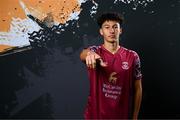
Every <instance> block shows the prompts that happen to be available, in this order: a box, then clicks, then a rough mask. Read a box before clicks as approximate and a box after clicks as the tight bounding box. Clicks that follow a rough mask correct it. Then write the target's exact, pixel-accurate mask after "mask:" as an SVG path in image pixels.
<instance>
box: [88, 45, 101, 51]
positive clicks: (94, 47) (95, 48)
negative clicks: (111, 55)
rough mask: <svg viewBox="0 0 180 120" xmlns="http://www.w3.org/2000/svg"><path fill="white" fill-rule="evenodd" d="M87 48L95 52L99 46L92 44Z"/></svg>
mask: <svg viewBox="0 0 180 120" xmlns="http://www.w3.org/2000/svg"><path fill="white" fill-rule="evenodd" d="M88 49H89V50H91V51H93V52H96V51H98V50H99V49H101V46H98V45H92V46H89V47H88Z"/></svg>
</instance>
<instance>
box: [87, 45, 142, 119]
mask: <svg viewBox="0 0 180 120" xmlns="http://www.w3.org/2000/svg"><path fill="white" fill-rule="evenodd" d="M89 48H90V50H91V51H94V52H96V53H97V54H99V55H100V56H101V58H102V60H103V61H104V62H106V63H107V66H106V67H102V66H100V65H97V66H96V68H95V69H92V68H88V77H89V80H90V93H89V96H88V103H87V106H86V109H85V113H84V117H85V119H119V118H120V119H127V118H130V115H131V113H132V109H133V108H132V107H133V102H132V100H133V87H134V86H133V83H134V81H135V80H141V77H142V74H141V70H140V59H139V56H138V54H137V53H136V52H134V51H132V50H128V49H126V48H124V47H122V46H121V47H120V48H119V49H118V51H117V52H116V53H115V54H112V53H111V52H109V51H108V50H106V49H105V48H104V47H103V46H102V45H101V46H91V47H89Z"/></svg>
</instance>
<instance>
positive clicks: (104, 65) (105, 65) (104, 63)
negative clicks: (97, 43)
mask: <svg viewBox="0 0 180 120" xmlns="http://www.w3.org/2000/svg"><path fill="white" fill-rule="evenodd" d="M98 61H99V63H100V65H101V66H102V67H107V63H106V62H104V61H103V60H102V59H101V58H99V59H98Z"/></svg>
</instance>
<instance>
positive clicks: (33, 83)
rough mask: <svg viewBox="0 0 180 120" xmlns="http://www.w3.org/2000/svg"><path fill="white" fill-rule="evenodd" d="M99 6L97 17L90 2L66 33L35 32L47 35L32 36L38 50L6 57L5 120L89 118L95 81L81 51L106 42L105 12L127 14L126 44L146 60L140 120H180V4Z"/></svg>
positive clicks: (0, 82) (2, 81) (101, 1)
mask: <svg viewBox="0 0 180 120" xmlns="http://www.w3.org/2000/svg"><path fill="white" fill-rule="evenodd" d="M96 2H97V4H98V8H97V10H96V11H97V12H96V13H95V14H93V15H92V16H91V15H90V12H91V11H90V10H92V6H93V5H94V3H93V2H91V1H87V2H86V3H84V4H82V11H81V13H80V15H79V19H78V20H76V21H75V20H74V21H69V22H68V24H69V25H68V26H67V27H65V26H63V25H62V26H63V27H62V28H63V29H64V30H65V31H61V30H62V28H60V27H58V26H54V27H52V28H47V27H46V26H42V29H41V31H43V32H39V31H35V32H37V33H38V34H39V36H42V35H45V36H46V37H44V38H42V37H39V39H37V38H36V39H35V36H34V35H33V33H30V37H29V38H30V40H31V47H32V49H30V50H25V51H23V52H17V53H14V54H9V55H1V57H0V68H1V69H0V75H1V78H0V118H83V111H84V108H85V105H86V102H87V96H88V90H89V81H88V78H87V73H86V67H85V65H84V64H83V63H82V62H81V61H80V59H79V53H80V51H81V50H82V49H83V48H84V47H87V46H89V45H92V44H97V45H98V44H100V43H102V38H101V37H100V36H99V34H98V27H97V24H96V20H95V19H96V17H97V16H98V15H99V14H101V13H102V12H104V11H116V12H121V13H122V14H123V15H124V17H125V24H124V25H123V35H122V37H121V40H120V44H121V45H123V46H124V47H127V48H129V49H132V50H135V51H136V52H137V53H138V54H139V56H140V58H141V65H142V73H143V81H142V82H143V101H142V106H141V111H140V118H143V119H148V118H161V119H163V118H180V102H179V101H180V94H179V91H180V88H179V84H180V82H179V75H180V71H179V66H180V62H179V61H180V56H179V51H180V42H179V40H180V37H179V34H180V32H179V27H180V0H169V1H167V0H166V1H163V0H161V1H160V0H159V1H157V0H154V2H151V3H149V4H148V5H147V6H143V5H142V6H141V5H139V6H134V4H123V3H121V2H117V3H116V4H115V3H114V1H110V0H97V1H96ZM135 8H136V9H135ZM57 31H60V33H58V32H57ZM43 39H44V40H45V41H43Z"/></svg>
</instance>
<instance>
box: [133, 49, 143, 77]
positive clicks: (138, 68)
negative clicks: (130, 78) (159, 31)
mask: <svg viewBox="0 0 180 120" xmlns="http://www.w3.org/2000/svg"><path fill="white" fill-rule="evenodd" d="M134 57H135V59H134V79H135V80H140V79H142V73H141V62H140V58H139V55H138V54H137V53H136V52H135V54H134Z"/></svg>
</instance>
